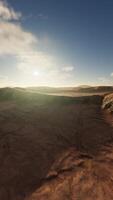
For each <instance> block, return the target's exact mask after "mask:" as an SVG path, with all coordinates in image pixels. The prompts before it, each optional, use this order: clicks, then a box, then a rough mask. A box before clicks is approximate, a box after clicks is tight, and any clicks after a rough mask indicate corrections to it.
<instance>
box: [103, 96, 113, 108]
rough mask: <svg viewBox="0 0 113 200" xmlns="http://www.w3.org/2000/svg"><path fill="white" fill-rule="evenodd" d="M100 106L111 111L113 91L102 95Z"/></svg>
mask: <svg viewBox="0 0 113 200" xmlns="http://www.w3.org/2000/svg"><path fill="white" fill-rule="evenodd" d="M102 108H104V109H107V110H108V111H109V112H113V93H112V94H109V95H106V96H105V97H104V99H103V105H102Z"/></svg>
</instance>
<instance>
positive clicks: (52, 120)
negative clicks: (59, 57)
mask: <svg viewBox="0 0 113 200" xmlns="http://www.w3.org/2000/svg"><path fill="white" fill-rule="evenodd" d="M112 142H113V128H112V127H111V126H110V125H109V124H108V122H107V121H106V120H105V118H104V111H102V110H101V107H100V105H98V104H96V103H87V102H86V103H81V102H80V103H76V101H75V103H68V104H65V103H64V104H63V103H61V104H60V103H58V104H57V103H56V102H55V103H52V104H42V105H41V104H38V103H36V102H35V103H33V104H31V103H29V102H27V103H26V104H25V103H24V104H22V103H17V102H15V101H11V102H10V101H9V102H8V101H7V102H0V163H1V164H0V200H26V199H30V200H31V199H32V200H45V199H47V200H53V199H54V200H68V199H69V200H70V199H72V200H82V199H84V200H85V198H86V197H87V196H85V194H86V193H87V191H88V192H89V193H88V194H89V196H88V197H87V198H86V199H87V200H88V198H89V199H93V200H94V199H99V200H101V199H102V198H99V197H98V198H96V196H94V198H90V193H91V192H90V191H89V189H88V188H89V184H90V183H91V184H94V185H93V186H92V188H93V189H94V195H96V190H98V191H101V192H100V195H101V196H102V195H103V193H102V191H104V189H102V188H104V187H105V186H104V185H103V186H102V187H101V186H100V185H99V184H100V182H98V183H99V184H98V186H97V187H95V184H96V183H97V181H98V180H100V178H99V177H101V179H102V180H101V181H104V180H105V181H108V178H109V177H111V179H110V180H109V183H108V184H107V182H106V185H107V186H106V190H105V191H106V192H107V193H109V195H111V196H110V197H109V196H108V197H109V198H107V199H109V200H110V199H113V196H112V195H113V194H111V190H112V187H111V185H112V170H111V167H112V158H110V161H108V159H107V157H108V153H107V154H106V153H105V154H104V151H103V147H104V146H107V147H106V148H105V151H106V152H111V154H110V156H112ZM109 148H110V150H109ZM65 152H66V153H65ZM101 155H102V156H101ZM59 159H61V161H60V162H59ZM101 159H102V160H101ZM103 162H105V164H104V165H103ZM56 163H57V164H56ZM73 165H74V167H73ZM52 166H53V167H52ZM51 167H52V168H51ZM48 173H49V175H48ZM90 174H91V177H90ZM87 175H88V176H87ZM65 176H66V178H65ZM98 176H99V177H98ZM74 177H75V178H74ZM95 177H97V178H95ZM90 178H91V180H92V179H93V178H94V180H93V181H91V180H90ZM72 179H73V180H72ZM77 181H78V182H77ZM69 183H71V185H72V187H71V188H70V187H69V185H70V184H69ZM78 183H79V184H78ZM101 183H102V182H101ZM80 184H81V185H80ZM102 184H103V183H102ZM42 185H43V186H42ZM52 185H53V186H52ZM77 185H78V186H77ZM39 186H42V187H41V188H40V189H39V190H37V189H38V188H39ZM81 187H82V190H81ZM72 188H74V190H73V191H74V192H73V191H72ZM109 188H110V191H109ZM51 189H52V191H55V193H54V192H53V193H52V192H51ZM93 189H92V190H93ZM80 190H81V193H80V195H79V196H77V195H78V194H79V191H80ZM92 190H91V191H92ZM35 191H37V192H36V193H35ZM67 191H69V192H71V195H69V194H70V193H69V192H68V193H67ZM76 191H77V193H76ZM107 193H106V195H107ZM32 195H33V196H32ZM52 195H53V196H52ZM54 195H56V196H54ZM62 195H64V196H62ZM83 197H84V198H83ZM102 197H103V196H102ZM103 199H104V198H103Z"/></svg>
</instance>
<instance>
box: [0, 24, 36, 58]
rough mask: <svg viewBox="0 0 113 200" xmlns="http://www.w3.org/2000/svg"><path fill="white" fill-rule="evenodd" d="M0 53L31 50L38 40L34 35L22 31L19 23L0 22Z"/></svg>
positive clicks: (14, 53)
mask: <svg viewBox="0 0 113 200" xmlns="http://www.w3.org/2000/svg"><path fill="white" fill-rule="evenodd" d="M0 28H1V31H0V54H10V55H12V54H13V55H16V54H22V53H23V52H25V51H26V52H27V51H31V50H32V45H33V44H36V43H37V42H38V41H37V39H36V37H35V36H34V35H33V34H31V33H29V32H26V31H24V29H23V28H22V27H21V26H20V25H19V24H13V23H9V22H0Z"/></svg>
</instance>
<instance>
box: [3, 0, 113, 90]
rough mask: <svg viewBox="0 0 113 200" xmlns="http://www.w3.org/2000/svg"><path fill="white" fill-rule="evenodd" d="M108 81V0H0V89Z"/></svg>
mask: <svg viewBox="0 0 113 200" xmlns="http://www.w3.org/2000/svg"><path fill="white" fill-rule="evenodd" d="M81 84H82V85H83V84H85V85H113V0H7V1H3V0H0V87H3V86H30V85H32V86H36V85H48V86H76V85H81Z"/></svg>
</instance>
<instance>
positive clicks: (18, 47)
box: [0, 1, 74, 85]
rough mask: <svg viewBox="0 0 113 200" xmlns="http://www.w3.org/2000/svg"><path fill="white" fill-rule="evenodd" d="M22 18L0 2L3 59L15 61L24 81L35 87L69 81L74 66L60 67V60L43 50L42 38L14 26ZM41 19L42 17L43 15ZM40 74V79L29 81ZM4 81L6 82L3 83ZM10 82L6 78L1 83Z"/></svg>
mask: <svg viewBox="0 0 113 200" xmlns="http://www.w3.org/2000/svg"><path fill="white" fill-rule="evenodd" d="M21 16H22V14H21V13H18V12H16V11H14V9H13V8H10V7H9V6H8V4H7V3H5V2H3V1H0V56H4V55H6V56H7V55H12V56H14V57H15V58H16V61H17V63H16V64H15V67H16V69H17V70H19V71H20V72H21V73H22V76H23V78H22V81H23V82H25V79H26V83H27V84H28V83H29V84H32V83H33V81H35V82H36V84H40V83H41V84H48V83H50V84H54V85H55V84H56V83H59V82H63V81H66V80H67V78H70V76H71V74H72V71H73V70H74V66H71V65H69V66H67V65H66V66H65V67H64V65H61V66H59V64H58V62H57V59H56V58H55V57H54V56H51V55H50V54H48V53H47V52H45V51H41V50H40V46H41V43H42V44H43V42H42V38H41V39H39V38H38V36H35V35H34V34H33V33H31V32H29V31H27V30H25V29H24V28H23V26H22V25H21V24H20V22H18V21H17V22H16V23H14V21H13V20H18V19H20V17H21ZM39 17H42V15H40V16H39ZM34 72H37V73H38V74H39V75H40V76H38V77H35V80H34V78H33V77H32V80H31V83H30V82H29V80H30V77H31V76H32V75H33V74H34ZM3 80H4V81H3ZM4 82H8V81H7V80H6V79H5V78H3V79H2V83H4Z"/></svg>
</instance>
